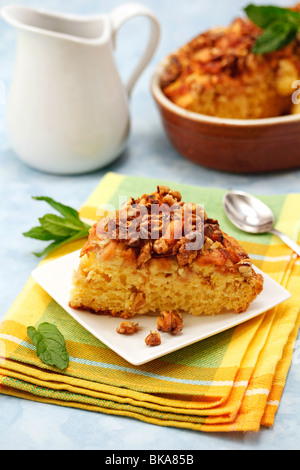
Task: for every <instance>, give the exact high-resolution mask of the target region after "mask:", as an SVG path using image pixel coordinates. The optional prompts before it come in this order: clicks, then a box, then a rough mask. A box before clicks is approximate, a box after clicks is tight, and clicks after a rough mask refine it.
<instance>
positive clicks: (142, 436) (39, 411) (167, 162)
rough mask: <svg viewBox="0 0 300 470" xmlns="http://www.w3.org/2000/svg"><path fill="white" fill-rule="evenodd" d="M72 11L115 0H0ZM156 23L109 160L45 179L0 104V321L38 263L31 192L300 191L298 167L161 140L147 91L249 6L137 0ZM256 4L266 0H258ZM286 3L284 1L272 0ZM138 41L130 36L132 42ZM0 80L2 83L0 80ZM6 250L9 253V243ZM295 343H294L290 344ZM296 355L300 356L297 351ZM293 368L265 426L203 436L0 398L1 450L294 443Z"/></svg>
mask: <svg viewBox="0 0 300 470" xmlns="http://www.w3.org/2000/svg"><path fill="white" fill-rule="evenodd" d="M7 3H9V4H16V3H18V4H23V5H26V6H30V7H34V8H43V9H46V10H51V11H61V12H66V13H75V14H94V13H95V14H97V13H99V12H105V13H106V12H109V11H111V10H112V9H113V8H115V7H116V6H118V5H120V4H122V3H124V2H122V1H118V0H110V1H105V0H89V1H87V0H72V1H71V0H64V2H62V0H43V2H42V1H41V0H27V1H26V0H23V1H22V0H19V1H18V2H14V1H8V2H0V5H1V6H2V5H4V4H7ZM140 3H142V4H144V5H147V6H148V7H150V8H151V9H152V10H153V11H154V12H155V13H156V15H157V17H158V18H159V20H160V23H161V27H162V36H161V40H160V44H159V47H158V49H157V51H156V53H155V56H154V57H153V59H152V61H151V63H150V64H149V66H148V67H147V69H146V70H145V72H144V73H143V75H142V77H141V78H140V80H139V81H138V83H137V85H136V87H135V89H134V92H133V95H132V98H131V103H130V107H131V115H132V129H131V136H130V139H129V143H128V147H127V150H126V152H125V153H124V154H123V155H122V156H121V157H120V158H118V159H117V160H116V161H115V162H114V163H113V164H111V165H110V166H109V167H107V168H105V169H101V170H99V171H96V172H94V173H91V174H88V175H80V176H73V177H72V176H53V175H49V174H43V173H40V172H38V171H35V170H33V169H31V168H28V167H27V166H26V165H24V164H23V163H22V162H21V161H19V159H18V157H17V156H16V155H15V154H14V153H13V151H12V150H11V149H10V145H9V142H8V141H7V137H6V133H5V115H6V106H5V103H3V101H5V100H3V96H2V100H1V102H0V204H1V211H0V221H1V222H0V260H1V263H0V320H1V319H2V318H3V317H4V315H5V313H6V312H7V310H8V309H9V307H10V305H11V304H12V302H13V300H14V299H15V297H16V296H17V294H18V293H19V292H20V290H21V289H22V287H23V285H24V284H25V282H26V280H27V279H28V277H29V275H30V273H31V271H32V270H33V269H34V268H35V267H36V265H37V259H36V258H35V257H34V256H33V255H32V254H31V253H32V251H34V250H35V249H36V248H37V243H38V242H35V241H34V240H30V239H25V238H24V237H23V236H22V235H21V234H22V232H24V231H25V230H27V229H28V228H30V227H31V226H33V225H34V224H35V222H36V221H37V218H38V217H40V216H41V211H42V210H43V208H42V207H41V205H40V204H39V203H37V202H34V201H32V199H31V196H32V195H48V196H51V197H53V198H55V199H57V200H59V201H62V202H65V203H67V204H70V205H72V206H73V207H79V206H80V205H81V204H82V203H83V202H84V201H85V200H86V198H87V197H88V195H89V194H90V192H91V191H92V190H93V189H94V188H95V187H96V186H97V184H98V183H99V181H100V180H101V178H102V177H103V175H104V174H105V173H106V172H107V171H115V172H117V173H122V174H130V175H135V176H151V177H159V178H165V179H168V180H172V181H174V182H183V183H188V184H193V185H199V186H212V187H216V188H233V189H241V190H244V191H248V192H253V193H256V194H276V193H289V192H300V170H293V171H285V172H279V173H276V174H260V175H256V176H255V175H254V176H253V175H247V174H246V175H235V174H227V173H221V172H218V171H213V170H210V169H206V168H202V167H201V166H197V165H195V164H193V163H191V162H189V161H187V160H185V159H184V158H182V157H181V156H180V155H178V154H177V152H176V151H175V150H174V149H173V148H172V147H171V145H170V144H169V142H168V140H167V138H166V136H165V134H164V131H163V129H162V126H161V122H160V119H159V116H158V112H157V109H156V107H155V104H154V102H153V99H152V97H151V94H150V92H149V82H150V79H151V75H152V73H153V70H154V68H155V65H156V64H157V63H158V62H159V61H160V60H161V59H163V58H164V57H165V56H166V55H167V54H168V53H170V52H171V51H173V50H174V49H176V48H177V47H178V46H180V45H182V44H184V43H185V42H187V40H189V39H190V38H192V37H193V36H195V35H196V34H198V33H199V32H201V31H203V30H205V29H206V28H209V27H212V26H215V25H221V24H227V23H229V22H230V21H231V20H232V19H233V18H234V17H235V16H237V15H238V14H240V13H241V11H242V8H243V7H244V6H246V5H247V3H248V2H247V1H246V0H244V1H242V0H234V1H233V0H230V1H229V0H227V1H226V2H225V1H224V0H212V1H210V2H207V1H205V0H198V1H197V2H196V1H194V0H185V1H184V2H182V1H180V0H140ZM256 3H264V2H258V1H257V2H256ZM272 3H273V4H274V3H277V4H281V5H289V3H290V2H286V1H280V2H278V1H274V0H273V1H272ZM146 32H147V31H146V29H145V28H144V23H142V20H139V19H135V20H132V21H131V23H128V24H126V25H124V26H123V28H122V29H121V31H120V33H119V40H118V51H117V52H116V61H117V63H118V65H119V69H120V73H121V76H122V77H123V79H124V80H126V77H127V76H128V74H129V73H130V70H132V68H133V66H134V64H135V62H136V60H137V58H138V56H139V54H140V53H141V51H142V47H143V41H144V39H145V38H146V35H145V34H146ZM137 38H138V40H137ZM15 46H16V31H15V30H14V29H13V28H12V27H10V26H8V25H7V24H6V23H5V22H4V21H3V20H1V19H0V83H1V84H2V91H3V88H5V90H7V95H8V93H9V86H10V80H11V77H12V70H13V64H14V58H15ZM3 85H4V86H3ZM8 248H9V249H8ZM297 344H298V343H297ZM298 356H299V354H298ZM299 390H300V367H299V360H298V361H297V360H296V359H294V360H293V361H292V365H291V368H290V371H289V374H288V377H287V382H286V387H285V390H284V393H283V396H282V400H281V402H280V406H279V409H278V412H277V416H276V421H275V424H274V426H273V428H272V429H267V428H265V429H261V430H260V431H259V432H257V433H216V434H210V433H201V432H195V431H190V430H181V429H176V428H170V427H163V426H156V425H151V424H148V423H144V422H142V421H138V420H134V419H131V418H126V417H118V416H113V415H105V414H101V413H96V412H87V411H83V410H76V409H72V408H67V407H60V406H56V405H48V404H42V403H35V402H31V401H28V400H23V399H18V398H14V397H9V396H4V395H0V423H1V424H0V449H36V450H39V449H105V450H114V449H127V450H130V449H131V450H134V449H150V450H151V449H152V450H160V449H161V450H163V449H177V450H187V449H188V450H192V449H209V450H210V449H219V450H220V449H243V450H245V449H253V450H254V449H272V450H273V449H274V450H275V449H297V448H298V449H299V447H300V446H299V442H300V440H299V437H300V396H299Z"/></svg>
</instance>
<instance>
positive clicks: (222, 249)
mask: <svg viewBox="0 0 300 470" xmlns="http://www.w3.org/2000/svg"><path fill="white" fill-rule="evenodd" d="M95 231H96V233H95V236H96V235H97V237H98V240H97V244H98V245H99V246H100V247H101V248H102V247H104V246H105V245H106V244H108V242H109V240H110V239H114V240H116V241H118V242H121V243H122V244H123V245H124V248H125V250H126V249H128V250H130V254H131V255H134V256H135V257H136V260H137V268H138V269H143V268H144V267H145V266H146V264H147V263H148V262H149V261H150V260H151V259H152V258H159V257H174V258H176V259H177V262H178V264H179V266H180V267H185V266H189V265H191V264H192V263H193V261H194V260H195V259H196V258H197V257H198V256H199V255H200V254H203V253H204V252H206V251H209V252H210V251H218V252H219V255H220V256H221V255H222V257H223V258H224V259H225V261H226V259H227V257H228V256H229V257H230V260H231V262H232V263H233V264H237V263H238V262H239V261H241V259H243V258H244V257H245V256H247V255H244V254H243V253H239V252H237V251H236V250H235V249H232V247H231V243H230V242H228V240H227V239H226V237H224V234H223V232H222V230H221V229H220V227H219V223H218V221H217V220H216V219H212V218H208V217H207V214H206V213H205V211H204V209H203V207H202V206H200V205H199V204H194V203H185V202H183V201H182V200H181V194H180V192H179V191H172V190H171V189H170V188H169V187H168V186H165V185H158V186H157V190H156V191H155V192H154V193H152V194H143V195H142V196H141V197H140V198H137V199H134V198H132V197H131V198H129V199H128V200H127V201H126V202H125V203H124V204H123V205H122V206H121V208H120V209H119V210H118V211H116V213H115V214H114V215H111V216H108V217H106V218H105V219H104V220H103V221H101V222H99V224H98V225H97V230H95ZM94 238H95V237H93V233H92V234H91V235H90V239H89V243H88V244H87V245H86V247H85V249H84V252H87V251H88V250H89V249H90V248H89V247H90V246H91V245H92V244H93V243H94V242H93V240H94ZM99 239H100V242H99ZM225 261H224V263H225ZM238 268H240V272H241V274H243V276H245V277H247V276H250V274H249V272H250V271H249V269H248V268H247V267H246V265H245V263H243V266H238ZM140 301H141V302H142V301H143V299H142V298H140V299H138V298H137V299H136V303H137V305H136V307H137V308H136V309H138V304H139V303H140Z"/></svg>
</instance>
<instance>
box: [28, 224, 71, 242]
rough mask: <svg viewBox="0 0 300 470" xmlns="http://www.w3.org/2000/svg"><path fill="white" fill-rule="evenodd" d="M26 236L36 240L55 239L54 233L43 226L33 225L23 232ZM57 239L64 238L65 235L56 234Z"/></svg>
mask: <svg viewBox="0 0 300 470" xmlns="http://www.w3.org/2000/svg"><path fill="white" fill-rule="evenodd" d="M23 235H24V237H28V238H35V239H36V240H43V241H48V240H53V239H54V235H53V233H50V232H48V230H46V229H44V228H43V227H33V228H32V229H30V230H29V231H28V232H24V233H23ZM55 238H56V239H57V240H63V237H59V236H56V237H55Z"/></svg>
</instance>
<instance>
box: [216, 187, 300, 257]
mask: <svg viewBox="0 0 300 470" xmlns="http://www.w3.org/2000/svg"><path fill="white" fill-rule="evenodd" d="M223 207H224V210H225V213H226V215H227V217H228V219H229V220H230V221H231V222H232V223H233V225H235V226H236V227H238V228H239V229H240V230H243V231H244V232H248V233H267V232H268V233H272V234H273V235H276V236H277V237H279V238H280V239H281V240H282V241H283V242H284V243H285V244H286V245H288V246H289V247H290V248H292V250H293V251H294V252H295V253H297V254H298V255H299V256H300V246H299V245H298V244H297V243H296V242H295V241H293V240H291V239H290V238H289V237H288V236H287V235H285V234H284V233H282V232H279V230H276V229H275V228H274V224H275V217H274V214H273V212H272V211H271V209H270V208H269V207H268V206H267V205H266V204H264V203H263V202H262V201H260V200H259V199H257V198H256V197H254V196H252V195H251V194H248V193H245V192H243V191H230V192H228V193H226V194H225V196H224V198H223Z"/></svg>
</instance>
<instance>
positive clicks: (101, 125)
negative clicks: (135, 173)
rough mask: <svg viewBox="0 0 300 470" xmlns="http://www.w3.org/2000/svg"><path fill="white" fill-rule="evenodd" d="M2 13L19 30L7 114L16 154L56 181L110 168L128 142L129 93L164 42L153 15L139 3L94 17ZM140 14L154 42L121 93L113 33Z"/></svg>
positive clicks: (20, 10) (12, 9) (10, 9)
mask: <svg viewBox="0 0 300 470" xmlns="http://www.w3.org/2000/svg"><path fill="white" fill-rule="evenodd" d="M1 13H2V16H3V18H4V19H5V20H6V21H7V22H8V23H10V24H12V25H13V26H15V27H16V28H17V30H18V42H17V54H16V63H15V68H14V73H13V77H12V83H11V89H10V93H9V99H8V107H7V134H8V138H9V141H10V144H11V146H12V148H13V150H14V151H15V153H16V154H17V155H18V156H19V157H20V159H21V160H23V161H24V162H25V163H27V164H28V165H30V166H31V167H33V168H35V169H38V170H41V171H44V172H49V173H56V174H79V173H84V172H89V171H93V170H96V169H99V168H101V167H103V166H105V165H107V164H109V163H111V162H112V161H113V160H114V159H115V158H116V157H117V156H119V155H120V154H121V152H122V151H123V150H124V148H125V146H126V143H127V139H128V134H129V129H130V114H129V106H128V105H129V97H130V93H131V91H132V88H133V86H134V84H135V82H136V80H137V78H138V77H139V76H140V74H141V73H142V71H143V70H144V68H145V67H146V65H147V64H148V63H149V61H150V59H151V58H152V56H153V54H154V52H155V49H156V47H157V44H158V41H159V35H160V26H159V23H158V20H157V19H156V17H155V16H154V14H153V13H152V12H151V11H150V10H149V9H148V8H146V7H144V6H142V5H139V4H135V3H129V4H125V5H122V6H120V7H118V8H116V9H115V10H114V11H113V12H112V13H111V14H104V15H99V16H92V17H78V16H75V17H74V16H69V15H68V16H66V15H58V14H52V13H47V12H43V11H40V10H34V9H31V8H26V7H23V6H13V5H9V6H5V7H4V8H3V9H2V11H1ZM139 15H142V16H146V17H147V18H148V19H149V20H150V24H151V29H150V37H149V40H148V44H147V46H146V49H145V52H144V54H143V56H142V57H141V59H140V61H139V63H138V65H137V67H136V68H135V70H134V71H133V73H132V75H131V77H130V79H129V81H128V83H127V84H126V85H125V86H124V85H123V83H122V81H121V78H120V76H119V73H118V70H117V67H116V63H115V60H114V56H113V50H114V46H115V40H116V34H117V32H118V29H119V28H120V26H121V25H122V24H123V23H124V22H125V21H127V20H129V19H130V18H132V17H134V16H139ZM137 40H138V38H137Z"/></svg>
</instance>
